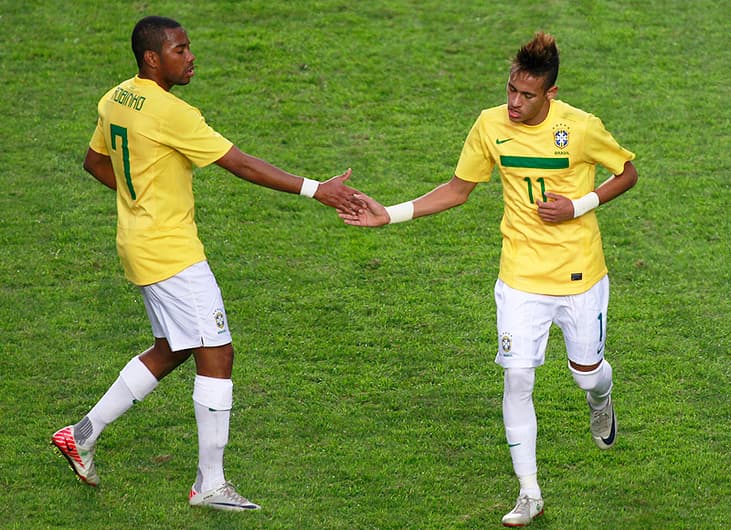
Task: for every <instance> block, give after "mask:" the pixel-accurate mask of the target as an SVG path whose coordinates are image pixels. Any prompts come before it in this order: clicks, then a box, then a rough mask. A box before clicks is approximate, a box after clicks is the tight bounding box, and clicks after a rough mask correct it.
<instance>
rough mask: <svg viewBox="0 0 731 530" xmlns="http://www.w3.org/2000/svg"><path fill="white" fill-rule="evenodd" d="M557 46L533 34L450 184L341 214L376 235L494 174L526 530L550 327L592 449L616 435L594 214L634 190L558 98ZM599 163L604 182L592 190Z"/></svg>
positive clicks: (510, 518)
mask: <svg viewBox="0 0 731 530" xmlns="http://www.w3.org/2000/svg"><path fill="white" fill-rule="evenodd" d="M558 67H559V53H558V48H557V46H556V42H555V39H554V38H553V37H552V36H551V35H548V34H545V33H537V34H536V35H535V37H534V38H533V39H532V40H531V41H530V42H528V43H527V44H525V45H524V46H523V47H521V49H520V50H519V51H518V53H517V54H516V56H515V58H514V59H513V62H512V66H511V68H510V75H509V78H508V82H507V103H506V104H504V105H501V106H498V107H495V108H491V109H487V110H485V111H483V112H482V113H481V114H480V116H479V118H478V119H477V121H476V122H475V124H474V126H473V127H472V129H471V130H470V132H469V134H468V136H467V139H466V140H465V143H464V146H463V148H462V153H461V155H460V158H459V161H458V163H457V168H456V170H455V175H454V177H453V178H452V179H451V180H450V181H448V182H446V183H445V184H442V185H441V186H438V187H437V188H435V189H433V190H432V191H430V192H429V193H427V194H426V195H423V196H422V197H419V198H417V199H415V200H413V201H408V202H405V203H401V204H397V205H395V206H390V207H387V208H384V207H383V206H381V205H380V204H379V203H378V202H376V201H374V200H373V199H371V198H370V197H367V196H362V199H363V200H364V201H365V203H366V207H365V208H363V209H361V210H360V211H358V212H357V213H355V214H354V213H352V212H350V211H340V212H339V215H340V217H342V218H343V220H344V221H345V222H346V223H348V224H351V225H355V226H380V225H384V224H387V223H396V222H401V221H408V220H410V219H412V218H415V217H421V216H424V215H431V214H435V213H438V212H441V211H444V210H446V209H448V208H452V207H455V206H459V205H460V204H463V203H464V202H465V201H466V200H467V198H468V197H469V196H470V193H472V190H473V189H474V188H475V186H476V185H477V183H478V182H486V181H488V180H489V179H490V176H491V173H492V170H493V168H495V167H497V169H498V171H499V172H500V176H501V180H502V185H503V199H504V200H503V202H504V213H503V218H502V222H501V224H500V230H501V232H502V235H503V244H502V252H501V258H500V273H499V278H498V280H497V282H496V285H495V301H496V304H497V331H498V341H499V344H498V353H497V357H496V362H497V363H498V364H499V365H500V366H502V367H503V369H504V394H503V418H504V422H505V433H506V437H507V442H508V446H509V447H510V455H511V458H512V461H513V468H514V470H515V473H516V475H517V477H518V480H519V483H520V493H519V495H518V502H517V504H516V506H515V508H514V509H513V510H511V511H510V512H509V513H508V514H506V515H505V517H503V524H504V525H505V526H525V525H527V524H530V522H531V521H532V520H533V519H534V518H535V517H537V516H538V515H540V514H541V513H543V499H542V495H541V490H540V487H539V485H538V480H537V470H538V468H537V464H536V434H537V423H536V415H535V411H534V407H533V398H532V394H533V385H534V381H535V369H536V368H537V367H538V366H540V365H542V364H543V362H544V358H545V348H546V343H547V340H548V333H549V328H550V326H551V324H552V323H555V324H556V325H557V326H559V327H560V328H561V330H562V332H563V336H564V342H565V344H566V351H567V354H568V364H569V370H570V371H571V374H572V375H573V378H574V380H575V381H576V383H577V384H578V386H579V387H580V388H581V389H582V390H583V391H585V392H586V399H587V401H588V405H589V409H590V430H591V433H592V437H593V438H594V441H595V442H596V444H597V445H598V446H599V448H601V449H608V448H609V447H611V446H612V445H613V444H614V441H615V437H616V432H617V431H616V428H617V426H616V418H615V414H614V406H613V404H612V398H611V390H612V368H611V366H610V365H609V363H608V362H607V361H606V360H605V359H604V345H605V342H606V326H607V306H608V299H609V281H608V279H607V267H606V265H605V263H604V255H603V251H602V243H601V236H600V233H599V227H598V224H597V219H596V215H595V212H594V209H595V208H596V207H597V206H599V205H600V204H603V203H605V202H608V201H610V200H612V199H614V198H615V197H617V196H618V195H620V194H622V193H624V192H625V191H627V190H628V189H630V188H631V187H632V186H634V184H635V183H636V182H637V171H636V170H635V167H634V165H633V164H632V160H633V159H634V154H633V153H631V152H629V151H627V150H626V149H623V148H622V147H621V146H620V145H619V144H618V143H617V142H616V141H615V140H614V138H613V137H612V136H611V135H610V134H609V133H608V132H607V131H606V129H605V128H604V126H603V124H602V122H601V121H600V120H599V119H598V118H597V117H595V116H592V115H591V114H588V113H586V112H583V111H581V110H579V109H576V108H574V107H571V106H569V105H567V104H566V103H564V102H562V101H559V100H557V99H556V95H557V92H558V87H557V86H556V79H557V77H558ZM596 164H600V165H602V166H604V167H605V168H607V169H608V170H609V171H611V172H612V174H613V176H611V177H610V178H609V179H607V180H605V181H604V182H603V183H602V184H601V185H600V186H599V187H596V186H595V167H596Z"/></svg>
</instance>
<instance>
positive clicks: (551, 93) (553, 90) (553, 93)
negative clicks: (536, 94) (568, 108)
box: [546, 85, 558, 99]
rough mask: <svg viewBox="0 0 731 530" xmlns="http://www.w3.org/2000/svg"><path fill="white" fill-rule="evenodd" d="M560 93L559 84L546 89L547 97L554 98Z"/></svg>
mask: <svg viewBox="0 0 731 530" xmlns="http://www.w3.org/2000/svg"><path fill="white" fill-rule="evenodd" d="M557 94H558V86H557V85H553V86H552V87H551V88H549V89H548V90H546V99H554V98H555V97H556V95H557Z"/></svg>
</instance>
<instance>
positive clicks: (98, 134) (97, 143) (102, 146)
mask: <svg viewBox="0 0 731 530" xmlns="http://www.w3.org/2000/svg"><path fill="white" fill-rule="evenodd" d="M89 147H91V149H92V150H94V151H96V152H97V153H99V154H100V155H106V156H109V150H108V149H107V142H106V141H105V140H104V133H103V132H102V119H101V118H99V119H97V122H96V129H94V133H93V134H92V135H91V140H90V141H89Z"/></svg>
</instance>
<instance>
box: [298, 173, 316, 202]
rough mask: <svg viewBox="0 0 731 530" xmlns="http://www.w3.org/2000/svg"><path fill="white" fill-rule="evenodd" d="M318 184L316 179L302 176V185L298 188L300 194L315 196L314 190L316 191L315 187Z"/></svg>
mask: <svg viewBox="0 0 731 530" xmlns="http://www.w3.org/2000/svg"><path fill="white" fill-rule="evenodd" d="M319 186H320V183H319V182H318V181H316V180H312V179H308V178H305V177H303V178H302V187H301V188H300V195H302V196H304V197H309V198H310V199H311V198H312V197H314V196H315V192H316V191H317V188H318V187H319Z"/></svg>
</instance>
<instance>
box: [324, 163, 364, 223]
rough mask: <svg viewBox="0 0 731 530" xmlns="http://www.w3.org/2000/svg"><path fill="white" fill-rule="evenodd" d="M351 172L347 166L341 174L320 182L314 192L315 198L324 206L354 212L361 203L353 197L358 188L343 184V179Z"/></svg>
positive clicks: (347, 177) (346, 178)
mask: <svg viewBox="0 0 731 530" xmlns="http://www.w3.org/2000/svg"><path fill="white" fill-rule="evenodd" d="M352 174H353V170H352V169H350V168H348V170H347V171H346V172H345V173H343V174H342V175H338V176H336V177H333V178H331V179H328V180H326V181H325V182H321V183H320V185H319V186H318V187H317V191H316V192H315V199H317V200H318V201H320V202H321V203H322V204H324V205H325V206H332V207H333V208H337V210H338V211H341V210H342V211H344V212H351V213H354V212H356V211H357V210H358V209H359V208H361V207H362V205H363V203H362V202H361V201H359V200H358V199H356V198H355V197H356V196H357V194H358V190H356V189H354V188H351V187H350V186H346V185H345V181H346V180H348V179H349V178H350V175H352Z"/></svg>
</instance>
